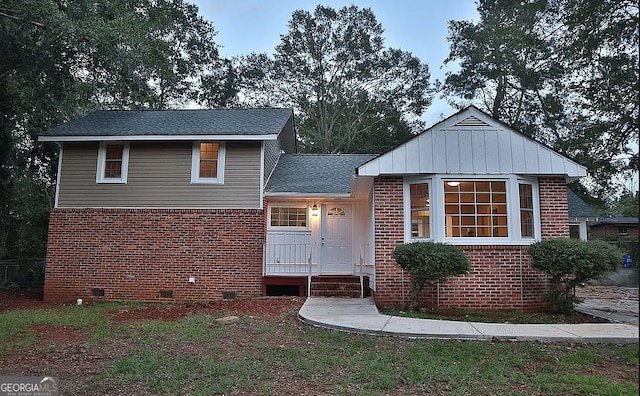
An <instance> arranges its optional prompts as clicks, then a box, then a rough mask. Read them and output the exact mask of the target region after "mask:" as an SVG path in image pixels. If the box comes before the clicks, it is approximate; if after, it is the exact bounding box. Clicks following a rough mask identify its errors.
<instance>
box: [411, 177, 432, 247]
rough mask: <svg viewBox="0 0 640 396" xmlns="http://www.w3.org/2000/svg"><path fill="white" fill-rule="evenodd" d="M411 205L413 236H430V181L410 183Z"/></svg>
mask: <svg viewBox="0 0 640 396" xmlns="http://www.w3.org/2000/svg"><path fill="white" fill-rule="evenodd" d="M409 200H410V206H411V237H412V238H429V237H430V235H431V228H430V223H429V183H412V184H410V185H409Z"/></svg>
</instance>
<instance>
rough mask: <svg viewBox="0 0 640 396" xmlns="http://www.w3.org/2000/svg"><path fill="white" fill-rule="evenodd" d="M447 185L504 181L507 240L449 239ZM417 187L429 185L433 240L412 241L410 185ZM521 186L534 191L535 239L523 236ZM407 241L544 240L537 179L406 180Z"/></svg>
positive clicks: (487, 241) (481, 241)
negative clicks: (459, 182)
mask: <svg viewBox="0 0 640 396" xmlns="http://www.w3.org/2000/svg"><path fill="white" fill-rule="evenodd" d="M447 181H504V182H505V183H506V191H507V225H508V233H509V236H508V237H490V238H488V237H484V238H483V237H465V238H460V237H447V236H446V234H445V228H444V223H445V221H444V220H445V216H444V183H446V182H447ZM414 183H428V184H429V203H430V213H429V226H430V230H429V235H430V236H431V237H430V238H413V237H412V236H411V202H410V190H409V185H410V184H414ZM519 184H530V185H531V186H532V191H533V233H534V237H533V238H530V237H525V238H523V237H521V235H520V192H519V188H518V185H519ZM403 191H404V192H403V195H404V202H403V203H404V240H405V242H407V243H408V242H418V241H435V242H446V243H450V244H452V245H509V244H518V245H522V244H531V243H534V242H536V241H539V240H540V239H541V231H540V224H541V219H540V194H539V189H538V182H537V180H536V179H535V178H525V177H521V176H517V175H486V176H485V175H475V176H473V177H469V175H424V176H407V177H405V178H404V189H403Z"/></svg>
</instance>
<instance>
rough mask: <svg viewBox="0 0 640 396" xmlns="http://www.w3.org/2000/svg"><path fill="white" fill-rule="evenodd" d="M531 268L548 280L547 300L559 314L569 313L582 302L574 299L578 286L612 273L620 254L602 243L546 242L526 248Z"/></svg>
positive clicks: (559, 240) (566, 240)
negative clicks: (549, 278) (549, 281)
mask: <svg viewBox="0 0 640 396" xmlns="http://www.w3.org/2000/svg"><path fill="white" fill-rule="evenodd" d="M528 253H529V255H530V256H531V266H532V267H533V268H535V269H537V270H538V271H542V272H544V273H546V274H547V275H549V276H550V277H551V283H550V285H549V290H548V291H547V294H546V296H545V297H546V300H547V301H548V302H550V303H551V304H553V306H554V307H555V309H556V310H557V311H559V312H562V313H565V314H570V313H571V312H573V308H574V305H575V304H576V303H578V302H580V301H581V300H580V299H578V298H576V297H575V296H574V290H575V287H576V286H577V285H580V284H582V283H586V282H587V281H589V280H591V279H597V278H599V277H601V276H602V275H604V274H606V273H607V272H612V271H615V270H616V269H617V268H618V267H619V266H620V263H621V262H622V253H620V251H619V250H617V249H616V248H615V247H613V246H611V245H610V244H609V243H607V242H604V241H597V240H591V241H581V240H578V239H547V240H544V241H541V242H536V243H534V244H532V245H531V246H529V249H528Z"/></svg>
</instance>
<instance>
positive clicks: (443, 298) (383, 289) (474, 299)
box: [373, 177, 569, 311]
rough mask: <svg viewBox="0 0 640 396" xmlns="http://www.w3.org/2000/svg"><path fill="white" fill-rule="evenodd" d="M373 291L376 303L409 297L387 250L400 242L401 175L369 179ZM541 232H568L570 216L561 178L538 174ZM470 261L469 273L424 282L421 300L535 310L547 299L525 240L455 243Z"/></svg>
mask: <svg viewBox="0 0 640 396" xmlns="http://www.w3.org/2000/svg"><path fill="white" fill-rule="evenodd" d="M373 188H374V191H373V196H374V217H375V222H376V223H375V226H376V228H375V257H376V292H375V300H376V304H377V305H378V306H379V307H393V306H394V305H398V304H404V303H405V302H408V301H409V294H410V291H411V285H410V279H411V278H410V276H409V274H408V273H407V272H404V271H402V270H401V269H400V267H399V266H398V265H397V264H396V263H395V260H393V258H392V256H391V254H392V252H393V249H394V248H395V246H396V245H398V244H401V243H403V242H404V223H403V222H404V209H403V179H402V177H377V178H376V179H375V182H374V186H373ZM539 191H540V214H541V218H542V219H544V220H543V221H542V226H541V233H542V238H543V239H547V238H558V237H568V236H569V216H568V206H567V193H566V184H565V181H564V178H553V177H546V178H540V181H539ZM460 247H461V248H462V249H463V250H464V252H465V253H466V255H467V257H469V259H470V261H471V270H470V272H469V274H467V275H463V276H458V277H455V278H453V279H450V280H449V281H447V282H445V283H443V284H440V285H437V284H436V283H433V284H429V283H428V284H426V285H425V290H424V293H423V296H422V301H423V302H424V304H425V305H426V306H438V307H442V308H454V307H459V308H469V309H494V310H499V309H502V310H522V311H536V310H541V309H545V308H547V307H548V305H547V304H546V303H545V302H544V301H543V299H542V296H543V294H544V292H545V290H546V287H547V277H546V276H545V275H544V274H542V273H539V272H537V271H535V270H533V269H532V268H531V267H530V265H529V257H528V255H527V254H526V248H527V246H526V245H466V246H460Z"/></svg>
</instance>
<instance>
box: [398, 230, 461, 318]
mask: <svg viewBox="0 0 640 396" xmlns="http://www.w3.org/2000/svg"><path fill="white" fill-rule="evenodd" d="M393 258H394V260H396V263H398V265H399V266H400V268H402V269H403V270H405V271H408V272H409V273H410V274H411V309H413V310H418V309H419V308H420V293H421V292H422V288H423V287H424V283H425V282H426V281H437V282H444V281H446V280H447V279H449V278H451V277H452V276H455V275H459V274H466V273H468V272H469V268H470V265H471V264H470V262H469V259H468V258H467V256H465V254H464V252H463V251H462V249H460V248H459V247H457V246H453V245H447V244H445V243H435V242H414V243H406V244H403V245H398V246H396V248H395V249H394V250H393Z"/></svg>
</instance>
